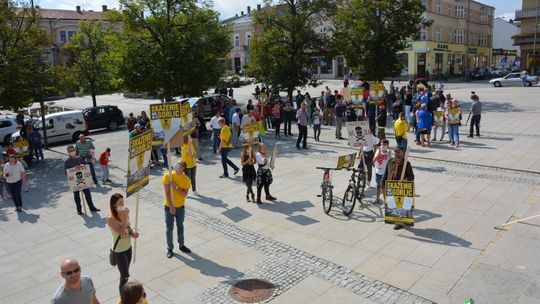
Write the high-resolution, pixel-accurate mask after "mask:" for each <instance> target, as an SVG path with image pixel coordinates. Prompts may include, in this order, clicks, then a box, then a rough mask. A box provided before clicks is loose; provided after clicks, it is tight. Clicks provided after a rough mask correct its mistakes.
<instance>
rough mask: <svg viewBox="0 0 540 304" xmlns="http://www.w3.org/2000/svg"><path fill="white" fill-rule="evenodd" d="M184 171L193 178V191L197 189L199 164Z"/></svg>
mask: <svg viewBox="0 0 540 304" xmlns="http://www.w3.org/2000/svg"><path fill="white" fill-rule="evenodd" d="M184 173H185V174H186V175H187V176H188V177H189V179H190V180H191V189H192V190H193V191H197V181H196V180H195V178H196V176H197V166H194V167H193V168H185V169H184Z"/></svg>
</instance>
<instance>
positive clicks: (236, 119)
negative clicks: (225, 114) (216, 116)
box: [231, 108, 242, 148]
mask: <svg viewBox="0 0 540 304" xmlns="http://www.w3.org/2000/svg"><path fill="white" fill-rule="evenodd" d="M234 111H235V112H234V114H233V115H232V118H231V131H232V138H231V142H232V146H233V148H237V147H238V144H239V141H238V135H240V113H241V112H242V110H241V109H240V108H235V109H234Z"/></svg>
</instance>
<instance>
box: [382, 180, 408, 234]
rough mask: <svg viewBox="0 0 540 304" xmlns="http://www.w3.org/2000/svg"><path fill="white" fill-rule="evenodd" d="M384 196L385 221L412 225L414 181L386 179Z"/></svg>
mask: <svg viewBox="0 0 540 304" xmlns="http://www.w3.org/2000/svg"><path fill="white" fill-rule="evenodd" d="M384 197H385V206H384V222H385V223H392V224H409V225H414V216H413V210H414V182H411V181H398V180H387V181H386V183H385V188H384Z"/></svg>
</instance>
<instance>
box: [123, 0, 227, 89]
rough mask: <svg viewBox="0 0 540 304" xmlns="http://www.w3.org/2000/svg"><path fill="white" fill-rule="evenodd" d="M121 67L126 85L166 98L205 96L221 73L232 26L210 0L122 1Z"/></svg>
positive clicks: (126, 86)
mask: <svg viewBox="0 0 540 304" xmlns="http://www.w3.org/2000/svg"><path fill="white" fill-rule="evenodd" d="M121 4H122V6H123V7H124V16H123V22H124V33H123V39H122V41H121V43H122V46H121V47H118V48H117V51H118V52H121V53H122V54H121V55H120V56H119V57H120V58H122V60H121V63H120V66H119V74H120V75H121V78H122V82H123V85H124V86H125V88H127V89H128V90H132V91H146V92H150V93H158V94H159V95H160V97H162V98H165V99H168V98H170V97H172V96H178V95H190V96H194V95H197V96H198V95H201V94H202V92H203V91H204V90H206V89H208V87H209V86H211V85H213V84H215V83H216V82H217V81H218V80H219V78H220V77H221V76H222V75H223V72H224V67H223V64H221V63H220V59H221V58H224V57H225V56H226V54H227V53H228V52H229V50H230V49H231V41H230V37H229V36H230V29H229V27H227V26H223V25H221V24H220V23H219V16H218V14H217V12H215V11H214V10H212V9H211V7H210V6H209V4H208V3H207V2H206V1H197V0H122V1H121Z"/></svg>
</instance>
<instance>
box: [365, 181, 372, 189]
mask: <svg viewBox="0 0 540 304" xmlns="http://www.w3.org/2000/svg"><path fill="white" fill-rule="evenodd" d="M369 188H371V182H370V181H368V182H367V183H366V189H369Z"/></svg>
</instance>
